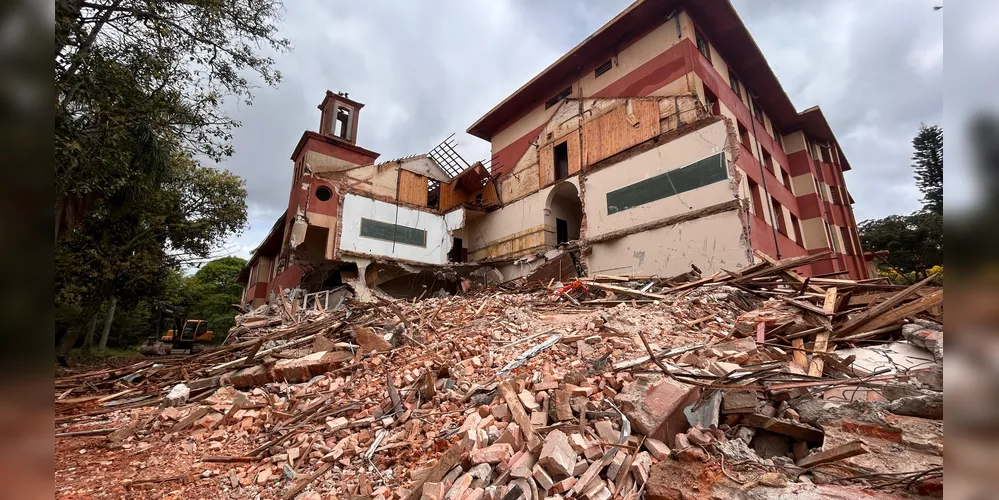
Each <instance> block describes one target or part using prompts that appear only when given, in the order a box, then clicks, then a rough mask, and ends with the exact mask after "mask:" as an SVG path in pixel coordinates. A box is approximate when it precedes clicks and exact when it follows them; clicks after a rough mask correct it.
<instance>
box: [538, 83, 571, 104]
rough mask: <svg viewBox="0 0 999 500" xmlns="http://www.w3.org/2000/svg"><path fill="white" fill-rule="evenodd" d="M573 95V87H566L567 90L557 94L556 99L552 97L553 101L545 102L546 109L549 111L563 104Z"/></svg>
mask: <svg viewBox="0 0 999 500" xmlns="http://www.w3.org/2000/svg"><path fill="white" fill-rule="evenodd" d="M571 94H572V86H571V85H570V86H568V87H566V88H565V90H563V91H561V92H559V93H558V94H555V97H552V98H551V99H548V100H547V101H545V109H548V108H550V107H552V106H554V105H556V104H558V103H560V102H562V101H563V100H565V98H566V97H569V96H570V95H571Z"/></svg>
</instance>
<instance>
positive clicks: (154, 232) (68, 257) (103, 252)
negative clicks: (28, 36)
mask: <svg viewBox="0 0 999 500" xmlns="http://www.w3.org/2000/svg"><path fill="white" fill-rule="evenodd" d="M280 11H281V3H280V1H277V0H225V1H219V0H185V1H183V2H176V1H173V0H87V1H75V0H56V2H55V91H56V99H55V102H54V107H55V164H56V171H55V179H56V182H55V226H54V229H55V239H56V243H57V245H56V255H55V262H56V290H55V302H56V307H57V310H58V311H59V318H58V319H59V321H57V323H56V336H57V338H59V337H60V336H62V334H63V333H67V332H68V333H70V335H65V336H62V341H61V342H60V344H59V350H58V352H59V353H60V354H61V358H60V359H64V356H65V354H66V353H68V350H69V348H70V347H71V346H72V345H73V343H75V342H76V339H77V338H78V337H79V334H80V330H81V329H82V328H84V327H85V325H86V323H87V322H88V321H89V318H91V317H93V315H94V313H96V312H98V311H101V309H102V304H104V303H106V302H107V301H108V300H109V299H110V298H111V297H112V296H115V297H118V298H119V299H120V301H119V304H118V307H119V310H120V313H119V312H116V316H117V319H116V320H115V323H114V325H115V326H114V328H113V330H112V336H111V337H110V338H111V339H114V340H113V342H114V343H115V344H116V345H127V344H128V343H129V342H131V340H133V339H134V338H139V339H141V338H142V337H143V336H145V335H146V334H147V333H148V332H146V331H145V330H147V329H148V327H146V326H145V325H143V323H144V322H145V323H147V322H148V315H149V304H151V303H152V302H153V301H155V300H166V301H167V302H173V301H172V300H170V297H171V296H172V297H173V298H177V296H178V295H183V294H179V293H178V290H179V289H180V288H183V286H182V287H180V288H178V280H177V276H176V275H177V272H178V271H177V270H178V269H179V268H180V267H181V266H182V265H184V264H185V263H188V262H189V261H190V260H204V259H206V258H210V257H211V255H212V253H213V252H215V251H217V249H218V248H219V246H220V244H221V243H222V242H223V241H224V240H225V239H226V238H227V237H228V236H229V235H232V234H234V233H238V232H239V231H240V230H241V228H242V227H243V225H244V224H245V222H246V204H245V198H246V191H245V189H244V185H243V181H242V180H241V179H240V178H239V177H237V176H235V175H233V174H231V173H229V172H226V171H217V170H215V169H211V168H206V167H202V166H200V165H199V164H198V163H197V162H196V161H195V160H194V159H195V158H198V157H207V158H210V159H213V160H216V161H218V160H220V159H222V158H224V157H226V156H229V155H231V154H232V146H231V145H230V139H231V134H230V131H231V129H232V128H233V127H236V126H238V125H239V123H238V122H237V121H235V120H233V119H232V118H231V117H229V116H227V115H226V113H225V112H224V107H223V105H224V104H225V101H226V99H235V100H237V101H239V102H242V103H244V104H250V103H251V102H252V97H253V96H252V93H251V89H252V88H253V86H254V82H251V79H257V80H260V81H263V83H265V84H267V85H272V86H273V85H276V84H277V83H278V81H279V80H280V74H279V73H278V72H277V71H276V70H275V69H274V68H273V64H274V61H273V59H272V58H271V57H270V55H271V54H274V53H277V52H281V51H284V50H287V49H288V47H289V44H288V41H287V40H285V39H283V38H280V37H279V36H278V34H277V22H278V21H279V20H280V13H281V12H280ZM184 286H186V285H184ZM140 326H141V328H140ZM119 327H121V328H128V330H127V331H122V330H121V329H120V328H119ZM136 332H138V333H136Z"/></svg>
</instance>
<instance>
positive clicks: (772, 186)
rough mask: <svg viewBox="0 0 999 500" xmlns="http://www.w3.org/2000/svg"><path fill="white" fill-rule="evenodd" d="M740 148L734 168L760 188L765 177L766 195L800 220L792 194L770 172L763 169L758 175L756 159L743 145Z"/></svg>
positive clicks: (758, 164) (796, 202) (796, 201)
mask: <svg viewBox="0 0 999 500" xmlns="http://www.w3.org/2000/svg"><path fill="white" fill-rule="evenodd" d="M741 148H742V151H741V152H740V154H739V159H738V160H736V161H735V164H736V166H738V167H739V168H740V169H742V171H743V172H745V173H746V175H747V176H748V177H749V178H750V179H753V182H756V183H757V184H759V185H760V187H761V188H762V187H763V176H766V178H767V191H768V193H767V194H769V195H770V196H773V197H774V199H775V200H777V201H778V202H779V203H780V204H781V205H783V206H784V207H785V208H787V209H788V211H790V212H791V213H793V214H795V215H797V216H798V218H801V215H800V214H799V210H798V200H797V199H795V197H794V195H793V194H791V191H789V190H788V189H787V188H786V187H784V185H783V184H781V183H780V181H778V180H777V176H775V175H774V174H773V173H772V172H770V170H768V169H766V168H764V169H763V174H760V162H758V161H756V158H754V157H753V155H752V154H750V153H749V150H748V149H746V146H745V145H741Z"/></svg>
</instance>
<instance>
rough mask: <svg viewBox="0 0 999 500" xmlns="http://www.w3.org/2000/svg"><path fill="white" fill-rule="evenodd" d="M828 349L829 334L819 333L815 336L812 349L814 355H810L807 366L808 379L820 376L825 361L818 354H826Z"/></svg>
mask: <svg viewBox="0 0 999 500" xmlns="http://www.w3.org/2000/svg"><path fill="white" fill-rule="evenodd" d="M828 349H829V332H819V333H818V334H816V335H815V347H814V348H813V350H814V351H815V354H814V355H812V361H811V362H810V363H809V364H808V375H809V376H810V377H821V376H822V369H823V368H825V359H824V358H823V357H822V356H821V355H820V353H823V352H826V351H827V350H828Z"/></svg>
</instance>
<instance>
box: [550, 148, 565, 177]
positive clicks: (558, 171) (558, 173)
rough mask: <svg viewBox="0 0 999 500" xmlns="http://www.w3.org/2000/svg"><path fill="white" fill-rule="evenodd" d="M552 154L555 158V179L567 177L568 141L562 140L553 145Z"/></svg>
mask: <svg viewBox="0 0 999 500" xmlns="http://www.w3.org/2000/svg"><path fill="white" fill-rule="evenodd" d="M552 154H553V156H554V160H555V161H554V163H555V180H557V181H560V180H562V179H565V178H566V177H569V143H568V142H563V143H562V144H559V145H557V146H555V148H554V150H553V151H552Z"/></svg>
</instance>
